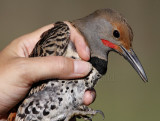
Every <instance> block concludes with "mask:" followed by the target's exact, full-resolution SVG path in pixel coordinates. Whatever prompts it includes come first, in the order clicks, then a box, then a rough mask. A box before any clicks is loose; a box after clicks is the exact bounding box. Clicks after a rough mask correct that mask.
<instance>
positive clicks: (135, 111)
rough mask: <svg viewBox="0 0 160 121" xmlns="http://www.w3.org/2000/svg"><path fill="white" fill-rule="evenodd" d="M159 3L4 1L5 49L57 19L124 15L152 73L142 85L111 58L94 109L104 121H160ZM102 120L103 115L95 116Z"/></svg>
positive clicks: (1, 31) (0, 7)
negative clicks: (110, 12) (108, 12)
mask: <svg viewBox="0 0 160 121" xmlns="http://www.w3.org/2000/svg"><path fill="white" fill-rule="evenodd" d="M159 6H160V1H159V0H41V1H40V0H27V1H22V0H14V1H13V0H12V1H11V0H1V1H0V50H2V49H3V48H4V47H5V46H6V45H7V44H8V43H9V42H11V41H12V40H14V39H15V38H17V37H19V36H21V35H23V34H26V33H29V32H32V31H34V30H35V29H38V28H40V27H42V26H44V25H47V24H50V23H53V22H56V21H57V20H73V19H77V18H80V17H83V16H85V15H88V14H89V13H91V12H93V11H95V10H96V9H98V8H113V9H116V10H118V11H120V12H121V13H122V14H123V15H124V16H125V17H126V18H127V19H128V22H129V23H130V25H131V26H132V29H133V31H134V41H133V48H134V51H135V52H136V53H137V55H138V57H139V59H140V60H141V63H142V65H143V67H144V69H145V71H146V73H147V76H148V79H149V83H143V82H142V80H141V79H140V77H139V76H138V75H137V73H136V72H135V71H134V69H133V68H132V67H131V66H130V64H129V63H128V62H127V61H126V60H124V59H123V57H121V56H119V55H118V54H116V53H113V52H112V53H110V54H109V63H108V73H107V75H106V76H105V77H104V78H103V79H102V80H100V82H99V83H98V85H97V86H96V90H97V99H96V101H95V102H94V104H92V105H91V107H92V108H94V109H100V110H102V111H103V112H104V113H105V115H106V118H105V121H159V120H160V94H159V92H160V80H159V75H160V72H159V67H160V66H159V65H160V64H159V62H160V54H159V45H160V39H159V36H160V31H159V28H160V24H159V22H160V7H159ZM94 120H95V121H102V117H100V116H96V117H94Z"/></svg>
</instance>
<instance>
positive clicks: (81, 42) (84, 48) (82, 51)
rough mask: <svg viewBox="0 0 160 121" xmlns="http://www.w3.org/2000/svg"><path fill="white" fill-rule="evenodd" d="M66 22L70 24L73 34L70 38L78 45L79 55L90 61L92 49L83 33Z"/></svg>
mask: <svg viewBox="0 0 160 121" xmlns="http://www.w3.org/2000/svg"><path fill="white" fill-rule="evenodd" d="M65 23H66V24H67V25H68V26H69V28H70V32H71V36H70V39H71V41H73V43H74V44H75V46H76V50H77V52H78V54H79V56H80V57H81V58H82V59H84V60H86V61H88V60H89V59H90V49H89V47H88V45H87V43H86V41H85V39H84V37H83V36H82V35H81V33H80V32H79V31H78V30H77V29H76V28H74V27H73V26H72V25H71V24H70V23H69V22H67V21H65Z"/></svg>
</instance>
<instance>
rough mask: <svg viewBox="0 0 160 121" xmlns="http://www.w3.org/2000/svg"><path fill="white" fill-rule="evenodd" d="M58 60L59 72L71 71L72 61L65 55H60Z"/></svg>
mask: <svg viewBox="0 0 160 121" xmlns="http://www.w3.org/2000/svg"><path fill="white" fill-rule="evenodd" d="M58 61H59V62H58V70H59V72H61V73H63V74H66V73H70V71H71V68H72V61H71V60H70V59H67V58H64V57H60V58H59V60H58Z"/></svg>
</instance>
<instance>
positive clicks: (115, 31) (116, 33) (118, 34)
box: [113, 30, 120, 38]
mask: <svg viewBox="0 0 160 121" xmlns="http://www.w3.org/2000/svg"><path fill="white" fill-rule="evenodd" d="M113 36H114V37H115V38H119V37H120V33H119V31H118V30H114V31H113Z"/></svg>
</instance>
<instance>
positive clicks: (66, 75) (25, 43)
mask: <svg viewBox="0 0 160 121" xmlns="http://www.w3.org/2000/svg"><path fill="white" fill-rule="evenodd" d="M66 23H67V22H66ZM67 24H68V25H69V28H70V30H71V36H70V39H71V41H73V43H74V44H75V46H76V49H77V52H78V54H79V56H80V57H81V58H82V59H83V60H85V61H76V60H74V59H70V58H65V57H61V56H49V57H36V58H28V57H29V54H30V53H31V52H32V50H33V48H34V46H35V44H36V43H37V42H38V40H39V39H40V35H41V34H42V33H43V32H44V31H46V30H48V29H50V28H51V27H53V25H52V24H51V25H47V26H45V27H42V28H40V29H38V30H36V31H34V32H32V33H29V34H26V35H24V36H22V37H19V38H17V39H15V40H14V41H12V42H11V43H10V44H9V45H8V46H7V47H6V48H5V49H3V50H2V51H1V52H0V119H1V118H3V116H4V115H6V114H7V113H8V112H9V110H10V109H12V108H13V107H14V106H15V105H16V104H18V102H20V101H21V100H22V99H23V98H24V97H25V95H26V94H27V93H28V91H29V89H30V88H31V86H32V84H33V83H35V82H37V81H39V80H44V79H48V78H59V79H71V78H80V77H83V76H85V75H87V74H88V73H89V71H90V69H91V65H90V64H89V63H88V62H86V61H87V60H89V57H90V52H89V49H88V47H87V44H86V43H85V40H84V38H83V37H82V35H80V33H78V31H77V30H76V29H75V28H74V27H72V26H71V25H70V24H69V23H67ZM68 65H69V66H68ZM94 98H95V91H86V92H85V94H84V97H83V99H84V104H85V105H89V104H90V103H92V101H93V100H94Z"/></svg>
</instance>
